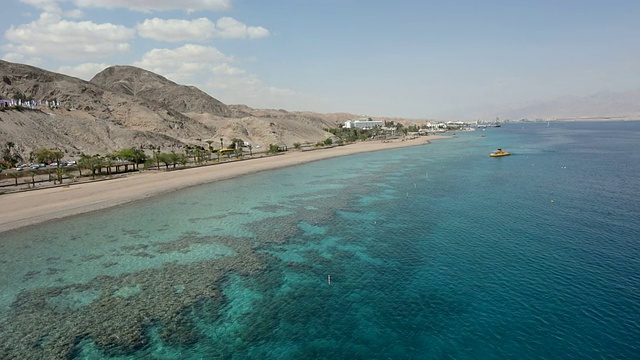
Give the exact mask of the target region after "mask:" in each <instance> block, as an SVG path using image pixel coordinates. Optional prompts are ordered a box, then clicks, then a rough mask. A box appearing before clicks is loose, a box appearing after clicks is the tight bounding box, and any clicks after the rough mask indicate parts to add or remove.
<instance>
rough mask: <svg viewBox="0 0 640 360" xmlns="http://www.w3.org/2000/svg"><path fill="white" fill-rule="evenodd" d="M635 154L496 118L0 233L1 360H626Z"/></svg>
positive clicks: (639, 212)
mask: <svg viewBox="0 0 640 360" xmlns="http://www.w3.org/2000/svg"><path fill="white" fill-rule="evenodd" d="M497 147H502V148H503V149H505V150H507V151H511V152H512V154H513V155H512V156H509V157H504V158H489V156H488V154H489V152H491V151H493V150H494V149H495V148H497ZM639 160H640V122H614V123H577V122H576V123H553V124H551V126H549V127H547V124H546V123H544V124H532V123H527V124H508V125H504V126H503V127H501V128H490V129H487V130H486V131H478V132H474V133H466V134H462V133H460V134H458V137H457V138H455V139H450V140H444V141H437V142H434V143H433V144H431V145H427V146H419V147H412V148H404V149H397V150H390V151H382V152H375V153H368V154H360V155H354V156H349V157H343V158H336V159H330V160H324V161H320V162H315V163H311V164H305V165H301V166H295V167H291V168H287V169H281V170H276V171H269V172H261V173H258V174H255V175H250V176H246V177H243V178H240V179H235V180H231V181H225V182H218V183H215V184H208V185H203V186H199V187H194V188H190V189H186V190H183V191H179V192H175V193H172V194H168V195H164V196H162V197H158V198H153V199H146V200H142V201H139V202H135V203H132V204H127V205H125V206H120V207H118V208H114V209H108V210H105V211H100V212H95V213H91V214H85V215H82V216H77V217H73V218H69V219H64V220H59V221H56V222H52V223H47V224H44V225H39V226H35V227H31V228H28V229H23V230H20V231H16V232H12V233H8V234H3V235H2V237H3V239H2V241H1V242H0V265H1V266H0V278H1V279H5V280H3V283H2V292H1V293H0V311H1V312H0V313H1V314H2V322H3V323H2V329H1V330H0V344H2V345H0V358H11V357H17V358H20V357H23V358H29V357H30V358H64V357H67V356H69V357H71V358H77V359H99V358H114V359H116V358H117V359H133V358H158V359H199V358H259V359H264V358H273V359H302V358H305V359H306V358H330V357H335V358H394V359H395V358H436V357H437V358H440V357H442V358H457V359H460V358H469V359H477V358H536V359H537V358H576V359H578V358H580V359H583V358H601V357H613V358H633V357H634V356H635V355H637V354H638V353H640V345H639V344H640V321H638V314H639V313H640V295H639V294H640V275H638V274H640V260H638V259H639V256H638V255H640V244H639V243H638V241H639V239H640V207H639V206H638V205H637V199H638V198H640V183H639V182H638V181H637V180H636V179H637V178H640V167H639V165H638V164H639V163H640V161H639ZM328 275H331V285H329V284H328Z"/></svg>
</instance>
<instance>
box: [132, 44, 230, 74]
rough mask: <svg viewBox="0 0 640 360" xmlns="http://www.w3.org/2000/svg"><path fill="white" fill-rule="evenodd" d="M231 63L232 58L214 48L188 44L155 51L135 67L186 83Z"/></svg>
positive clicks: (150, 52)
mask: <svg viewBox="0 0 640 360" xmlns="http://www.w3.org/2000/svg"><path fill="white" fill-rule="evenodd" d="M230 61H233V58H232V57H230V56H227V55H225V54H223V53H222V52H221V51H220V50H218V49H217V48H215V47H213V46H202V45H193V44H187V45H184V46H181V47H178V48H175V49H153V50H151V51H148V52H147V53H145V54H144V55H143V56H142V59H141V60H140V61H138V62H135V63H134V64H133V65H135V66H138V67H141V68H143V69H146V70H149V71H153V72H155V73H158V74H161V75H163V76H166V77H169V78H171V79H173V80H174V81H177V82H181V83H184V82H183V81H184V80H183V79H190V78H191V77H193V76H194V75H196V74H198V73H199V72H201V71H203V70H210V69H211V68H212V67H213V66H215V65H216V64H218V65H219V64H223V63H225V62H230Z"/></svg>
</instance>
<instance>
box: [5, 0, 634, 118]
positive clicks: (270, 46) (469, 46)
mask: <svg viewBox="0 0 640 360" xmlns="http://www.w3.org/2000/svg"><path fill="white" fill-rule="evenodd" d="M3 14H11V16H6V15H4V16H3V18H2V23H0V28H1V30H2V33H3V35H4V36H3V39H2V41H1V42H0V57H1V58H3V59H4V60H7V61H12V62H18V63H25V64H30V65H34V66H38V67H41V68H44V69H47V70H51V71H56V72H61V73H64V74H68V75H72V76H77V77H80V78H82V79H85V80H89V79H91V77H93V75H95V74H96V73H98V72H99V71H101V70H102V69H104V68H106V67H108V66H111V65H134V66H139V67H142V68H144V69H147V70H150V71H153V72H156V73H158V74H160V75H163V76H166V77H167V78H169V79H170V80H173V81H175V82H178V83H180V84H186V85H194V86H197V87H198V88H200V89H202V90H203V91H205V92H207V93H209V94H210V95H212V96H213V97H215V98H217V99H219V100H221V101H222V102H224V103H227V104H246V105H249V106H251V107H255V108H276V109H278V108H282V109H287V110H292V111H297V110H308V111H317V112H351V113H357V114H366V115H369V116H374V117H375V116H397V117H408V118H423V119H424V118H437V119H477V118H480V117H484V116H486V117H490V116H491V114H492V112H495V111H497V110H499V109H502V108H505V107H509V106H517V105H520V104H522V105H524V104H528V103H531V102H536V101H541V100H551V99H555V98H557V97H561V96H567V95H571V96H588V95H593V94H595V93H598V92H603V91H626V90H636V89H640V77H639V76H638V74H640V61H639V60H638V59H639V57H640V56H639V55H640V1H637V0H606V1H605V0H603V1H595V0H582V1H577V0H553V1H549V0H538V1H529V0H526V1H514V0H510V1H502V0H488V1H481V0H477V1H471V0H459V1H456V0H452V1H442V0H440V1H430V0H422V1H408V0H405V1H402V0H398V1H378V0H369V1H366V0H342V1H337V0H325V1H320V0H298V1H294V0H280V1H275V0H273V1H271V0H261V1H260V0H182V1H171V0H137V1H136V0H8V1H6V0H5V2H3Z"/></svg>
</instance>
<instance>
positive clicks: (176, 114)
mask: <svg viewBox="0 0 640 360" xmlns="http://www.w3.org/2000/svg"><path fill="white" fill-rule="evenodd" d="M0 78H1V79H2V81H1V82H0V99H6V100H11V99H15V100H16V101H17V99H20V100H21V101H27V100H28V101H29V102H30V105H29V106H25V105H23V106H20V107H11V108H5V107H0V146H3V145H4V144H5V143H6V142H12V143H14V144H15V148H16V149H17V150H18V151H20V152H21V153H22V154H23V156H24V157H25V158H27V157H28V154H29V153H30V152H31V151H33V150H35V149H38V148H41V147H47V148H59V149H62V150H64V151H65V152H66V153H67V156H68V157H73V156H78V155H80V154H82V153H85V154H96V153H97V154H106V153H108V152H110V151H113V150H117V149H121V148H124V147H131V146H136V147H143V148H145V149H149V148H150V147H151V146H160V147H161V148H163V149H179V148H181V147H183V146H184V145H186V144H198V145H203V143H204V142H205V141H206V140H214V141H215V144H217V143H218V141H219V140H220V139H221V138H222V139H223V141H224V142H225V145H226V144H228V143H230V140H231V139H232V138H239V139H243V140H244V141H249V142H251V143H252V144H254V145H261V146H263V147H267V146H268V144H272V143H273V144H284V145H289V146H290V145H291V144H293V143H294V142H317V141H320V140H324V139H326V138H327V137H329V136H330V134H329V133H327V132H325V131H324V130H323V129H325V128H328V127H335V126H336V123H337V122H336V121H334V119H333V117H331V116H329V117H327V118H325V117H323V116H322V114H312V113H295V112H288V111H285V110H264V109H252V108H250V107H248V106H244V105H225V104H223V103H222V102H220V101H218V100H216V99H215V98H213V97H211V96H210V95H208V94H206V93H204V92H203V91H201V90H199V89H197V88H195V87H193V86H185V85H180V84H176V83H174V82H172V81H170V80H168V79H166V78H164V77H162V76H160V75H158V74H154V73H152V72H149V71H146V70H143V69H139V68H135V67H131V66H114V67H110V68H108V69H105V70H104V71H102V72H100V73H99V74H97V75H96V76H95V77H94V78H93V79H91V81H84V80H81V79H78V78H74V77H71V76H66V75H62V74H58V73H54V72H50V71H46V70H43V69H39V68H36V67H32V66H28V65H23V64H16V63H10V62H7V61H0ZM58 103H59V104H60V105H59V106H54V104H55V105H57V104H58ZM32 104H35V106H33V107H32V108H30V107H31V105H32Z"/></svg>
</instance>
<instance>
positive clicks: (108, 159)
mask: <svg viewBox="0 0 640 360" xmlns="http://www.w3.org/2000/svg"><path fill="white" fill-rule="evenodd" d="M114 159H115V157H114V155H113V154H109V155H107V156H105V157H104V159H103V164H104V166H106V167H107V175H109V176H111V167H112V166H113V163H114Z"/></svg>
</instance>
